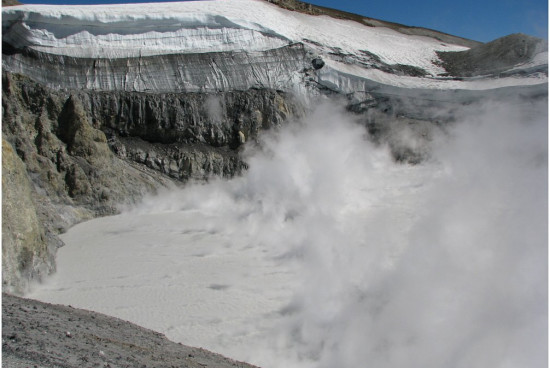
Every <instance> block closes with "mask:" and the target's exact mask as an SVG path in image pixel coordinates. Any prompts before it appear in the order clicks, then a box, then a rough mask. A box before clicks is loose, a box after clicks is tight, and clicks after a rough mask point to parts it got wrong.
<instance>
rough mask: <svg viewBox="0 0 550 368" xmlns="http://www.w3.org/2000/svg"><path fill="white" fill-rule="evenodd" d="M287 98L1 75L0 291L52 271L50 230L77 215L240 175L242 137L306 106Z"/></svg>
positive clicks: (276, 94) (54, 233)
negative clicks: (56, 85) (64, 87)
mask: <svg viewBox="0 0 550 368" xmlns="http://www.w3.org/2000/svg"><path fill="white" fill-rule="evenodd" d="M291 101H292V98H291V96H290V95H288V94H285V93H282V92H277V91H274V90H248V91H234V92H227V93H215V94H203V93H180V94H177V93H172V94H146V93H129V92H120V91H119V92H94V91H72V92H68V91H59V90H52V89H49V88H47V87H44V86H42V85H41V84H39V83H36V82H33V81H31V80H30V79H28V78H27V77H23V76H20V75H13V74H11V73H6V72H4V73H3V94H2V106H3V119H2V121H3V124H2V132H3V137H4V139H5V142H4V144H3V147H4V150H7V151H6V152H7V153H6V154H5V155H4V161H3V167H4V172H5V175H4V184H5V186H4V188H5V190H4V193H3V194H4V196H5V198H4V208H3V210H4V211H5V216H4V219H5V220H6V221H7V222H5V223H4V224H3V237H4V238H5V240H4V241H5V244H6V245H5V246H4V248H3V251H4V253H3V259H4V262H5V267H4V274H3V282H4V286H5V289H4V290H6V291H11V292H16V293H22V292H24V291H25V289H26V287H27V286H28V281H29V280H33V279H39V278H40V275H43V274H48V273H50V272H52V270H54V268H55V266H54V254H55V250H56V249H57V247H58V246H60V245H61V242H60V240H59V239H58V237H57V234H59V233H60V232H62V231H64V230H65V229H67V228H68V227H70V226H72V225H74V224H75V223H77V222H80V221H82V220H85V219H89V218H93V217H96V216H102V215H108V214H114V213H116V212H117V211H118V208H119V206H120V205H121V204H131V203H133V202H135V201H137V200H139V199H140V198H141V197H142V196H143V195H144V194H146V193H151V192H155V191H156V190H157V189H158V188H160V187H166V186H175V185H178V184H182V183H184V182H186V181H187V180H204V179H208V178H209V177H211V176H225V177H231V176H234V175H236V174H238V173H239V172H241V171H242V170H243V169H244V168H245V167H246V165H245V163H244V162H243V161H242V159H241V158H240V157H239V155H238V153H239V151H240V149H241V146H242V144H243V143H244V142H246V141H249V140H254V139H256V138H257V136H258V134H259V133H260V131H261V130H265V129H270V128H273V127H277V126H279V125H281V124H282V123H283V121H285V120H286V119H287V118H290V117H292V116H299V115H301V114H303V113H304V108H303V107H301V106H300V105H299V104H298V103H297V102H291ZM19 198H22V200H19ZM18 211H19V212H18ZM22 219H24V221H22ZM10 221H11V222H10Z"/></svg>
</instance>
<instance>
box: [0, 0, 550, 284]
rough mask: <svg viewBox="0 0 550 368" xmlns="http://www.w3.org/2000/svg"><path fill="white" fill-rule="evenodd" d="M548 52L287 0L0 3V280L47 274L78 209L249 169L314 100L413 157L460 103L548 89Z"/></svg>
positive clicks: (81, 215)
mask: <svg viewBox="0 0 550 368" xmlns="http://www.w3.org/2000/svg"><path fill="white" fill-rule="evenodd" d="M547 55H548V53H547V43H546V42H544V41H543V40H539V39H536V38H533V37H529V36H525V35H512V36H509V37H505V38H502V39H499V40H495V41H494V42H491V43H488V44H480V43H478V42H475V41H471V40H465V39H461V38H459V37H455V36H451V35H446V34H443V33H439V32H437V31H432V30H426V29H421V28H413V27H406V26H402V25H396V24H393V23H388V22H382V21H377V20H374V19H370V18H366V17H362V16H357V15H352V14H347V13H343V12H338V11H334V10H330V9H325V8H318V7H314V6H311V5H308V4H305V3H300V2H297V1H294V0H270V1H263V0H232V1H224V0H212V1H188V2H175V3H156V4H131V5H130V4H129V5H100V6H46V5H21V6H13V7H9V8H3V9H2V69H3V75H2V78H3V80H2V81H3V83H2V90H3V94H2V107H3V111H2V118H3V124H2V132H3V150H4V151H5V152H8V153H14V154H13V155H11V154H10V155H5V156H7V157H6V158H7V159H9V160H8V161H5V160H3V168H4V171H5V172H8V173H12V172H13V174H10V175H8V177H7V179H9V180H8V181H6V182H5V183H4V184H5V185H6V186H7V187H6V186H5V187H4V193H5V194H6V195H7V197H6V198H4V206H3V212H4V216H3V217H4V219H5V220H6V221H5V222H3V241H4V244H9V245H10V247H9V248H7V247H4V250H5V251H6V252H8V253H9V254H4V253H3V266H4V267H3V268H4V273H3V278H2V280H3V285H4V287H5V288H6V290H11V291H15V292H24V291H25V290H26V288H27V287H28V281H29V280H30V279H40V278H41V275H43V274H47V273H49V272H53V270H54V269H55V266H54V263H53V261H52V259H53V258H52V255H53V254H54V253H55V248H56V247H57V246H58V245H59V241H58V239H57V237H56V234H58V233H59V232H61V231H64V229H66V228H67V227H69V226H71V225H73V224H74V223H76V222H78V221H82V220H83V219H86V218H91V217H94V216H101V215H106V214H112V213H116V212H117V211H118V208H119V206H120V205H121V204H128V203H132V202H133V201H136V200H139V198H141V196H143V194H145V193H149V192H151V191H154V190H157V189H158V188H160V187H165V186H170V185H178V184H180V183H182V182H185V181H186V180H190V179H199V180H203V179H207V178H209V177H210V176H212V175H219V176H232V175H235V174H238V173H239V172H241V171H242V170H245V169H246V163H245V162H244V161H243V159H242V158H241V155H240V151H241V149H242V145H243V144H245V143H246V142H249V141H255V140H256V139H257V138H258V135H259V134H261V132H262V131H264V130H266V129H271V128H273V127H277V126H279V125H281V124H283V123H284V122H285V121H287V120H289V119H290V118H292V117H296V116H300V115H303V114H304V112H305V111H306V110H307V108H308V106H309V105H310V104H311V103H312V102H315V101H316V99H318V98H322V97H323V96H336V97H338V98H340V99H342V100H343V101H344V104H345V105H346V106H347V108H348V110H349V111H351V112H353V113H356V114H357V116H358V119H359V121H360V122H361V123H362V124H364V125H365V126H366V127H367V129H368V132H369V133H370V136H371V139H372V140H373V141H376V142H380V143H384V144H388V146H389V147H390V149H391V150H392V153H393V154H394V157H395V158H396V159H397V160H400V161H406V162H413V163H415V162H419V161H420V160H422V159H423V158H424V157H425V156H426V154H427V148H426V142H428V141H429V139H430V134H431V132H432V131H433V130H434V129H440V127H441V126H443V125H444V124H445V123H449V122H452V120H453V109H455V108H456V107H457V106H460V105H464V104H471V103H474V102H476V101H478V100H480V99H485V98H507V97H509V96H516V97H517V96H520V97H521V98H522V99H523V101H529V100H531V99H533V98H547V83H548V72H547V68H548V63H547ZM497 61H498V62H497ZM403 129H406V130H407V132H408V133H407V134H408V135H409V136H410V137H412V139H408V140H406V141H404V140H403V139H401V138H399V137H400V136H401V135H400V134H397V133H396V132H399V131H401V130H403ZM411 142H412V143H411ZM21 162H22V164H23V165H22V164H21ZM7 169H10V170H11V169H13V170H11V171H9V170H8V171H6V170H7ZM23 174H24V175H23ZM12 187H13V189H14V190H10V188H12ZM15 189H17V190H15ZM23 189H24V190H23ZM22 196H24V197H25V200H21V197H22ZM28 197H30V199H29V198H28ZM18 204H21V206H18ZM28 212H32V213H35V214H36V217H32V216H31V217H29V216H27V215H25V214H26V213H28ZM21 217H25V218H29V219H31V220H32V221H31V222H32V229H34V230H33V231H31V232H30V233H29V234H26V233H24V231H23V230H24V229H23V230H21V229H20V226H16V225H18V224H15V223H14V222H13V221H12V222H9V221H8V220H9V218H13V219H16V218H21ZM33 219H36V221H34V220H33ZM19 225H20V224H19ZM29 226H30V225H29ZM29 226H27V228H31V227H29ZM25 234H26V235H25ZM25 236H26V237H27V238H29V239H32V242H27V243H28V244H27V246H26V247H24V246H21V244H20V243H21V239H25ZM32 244H35V245H32ZM11 245H13V247H12V246H11Z"/></svg>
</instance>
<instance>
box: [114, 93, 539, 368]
mask: <svg viewBox="0 0 550 368" xmlns="http://www.w3.org/2000/svg"><path fill="white" fill-rule="evenodd" d="M457 120H458V121H457V122H456V123H454V124H453V125H451V126H449V127H448V128H447V132H446V134H441V135H437V136H435V137H434V140H433V141H432V142H431V143H432V144H431V147H430V151H431V158H430V159H428V160H427V161H425V162H423V163H422V164H419V165H415V166H410V165H405V164H396V163H395V162H394V161H393V160H392V159H391V157H390V153H389V149H388V148H387V147H385V146H382V147H380V146H375V145H373V144H372V143H370V142H369V141H368V139H367V138H366V132H365V129H364V127H362V126H361V125H360V124H357V123H356V122H355V121H354V118H353V117H351V116H350V115H348V114H346V113H345V112H343V111H342V110H340V109H338V108H336V107H335V106H334V105H332V104H325V105H323V106H321V107H319V108H318V109H317V110H316V111H314V112H313V113H312V114H311V115H310V116H308V117H307V118H305V119H303V120H302V121H300V122H296V123H294V124H288V125H287V126H284V127H283V128H281V129H280V130H278V131H274V132H270V133H266V134H264V135H263V137H262V142H261V144H260V145H257V146H254V145H249V146H248V147H247V149H246V151H245V153H244V154H245V156H246V158H247V162H248V164H249V170H248V171H246V172H245V173H244V174H243V176H242V177H238V178H234V179H232V180H229V181H224V180H212V181H210V182H209V183H206V184H194V185H189V186H188V187H186V188H185V189H183V190H178V191H172V192H170V193H165V194H163V195H160V196H156V197H152V198H148V199H147V200H145V201H144V203H143V204H141V205H140V206H139V207H138V208H135V209H132V210H131V211H130V215H132V216H139V215H140V214H149V215H150V214H154V213H166V212H169V213H178V212H182V211H190V210H192V211H195V212H196V213H198V214H202V215H203V216H205V219H207V220H206V221H204V223H203V224H202V225H201V226H202V227H203V228H204V230H205V231H208V232H209V233H211V234H217V235H219V236H221V238H223V239H226V241H227V242H228V243H229V245H228V246H239V247H242V248H243V249H246V248H247V247H248V248H251V249H252V248H253V249H261V251H262V252H263V253H262V254H263V257H264V258H265V259H266V260H269V262H274V263H275V264H276V265H278V267H279V268H280V270H281V272H288V273H290V274H292V275H293V279H292V282H290V283H289V284H288V285H287V286H286V287H287V288H288V289H289V290H290V294H291V295H292V297H291V299H290V300H287V302H286V304H285V305H284V306H283V307H282V308H280V310H278V311H277V312H276V313H275V315H269V316H265V318H269V319H270V320H272V321H274V322H273V324H271V325H269V328H265V329H261V328H260V327H258V329H260V330H261V331H259V333H258V334H256V335H254V337H253V338H251V339H250V340H249V341H246V343H243V344H232V343H231V342H229V343H227V344H226V345H224V346H219V347H216V346H209V348H212V349H218V351H220V352H223V353H224V354H228V355H230V356H233V357H236V358H238V359H242V360H247V361H249V362H252V363H255V364H259V365H261V366H264V367H365V366H369V367H377V368H381V367H414V368H416V367H418V368H430V367H434V368H441V367H467V368H475V367H480V368H481V367H483V368H486V367H541V368H542V367H546V366H547V345H548V341H547V290H548V285H547V267H548V264H547V263H548V254H547V235H548V232H547V224H548V218H547V203H548V199H547V151H548V150H547V136H548V135H547V112H546V105H545V104H544V103H541V104H526V103H519V102H518V103H517V104H514V103H507V104H502V103H493V104H488V105H484V106H478V107H470V108H469V109H468V111H467V112H463V113H461V115H459V116H458V117H457ZM125 216H128V217H129V218H131V217H132V216H129V215H128V214H126V215H125ZM155 226H157V227H159V226H160V224H157V225H155ZM185 226H186V225H185V223H183V224H181V227H182V228H184V227H185ZM158 231H159V232H160V231H164V230H158ZM120 241H123V240H120ZM175 244H176V245H175V246H178V247H181V246H183V245H182V244H179V243H177V241H175ZM153 251H154V250H153ZM258 262H261V260H258ZM227 279H228V280H229V281H228V282H229V283H230V282H231V281H230V280H231V275H227ZM188 282H193V280H188ZM250 282H251V283H254V282H255V281H254V280H250ZM224 287H225V286H224ZM269 287H270V286H269V285H266V286H265V288H264V292H265V293H266V294H269V293H270V292H271V291H270V290H269ZM217 289H220V290H221V289H223V288H222V287H221V286H218V287H217ZM220 292H221V291H220ZM243 309H246V306H243ZM180 312H181V311H180ZM219 318H221V319H223V318H224V317H223V316H219ZM250 323H251V325H250V326H247V327H248V329H254V326H255V324H257V326H263V323H262V321H259V320H258V321H250ZM225 333H226V334H227V335H231V334H232V333H233V331H225ZM235 335H238V331H235Z"/></svg>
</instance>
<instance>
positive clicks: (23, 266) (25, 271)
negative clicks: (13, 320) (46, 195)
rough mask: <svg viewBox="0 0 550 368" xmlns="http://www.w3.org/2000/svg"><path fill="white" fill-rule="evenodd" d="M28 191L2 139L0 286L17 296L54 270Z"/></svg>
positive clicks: (12, 152)
mask: <svg viewBox="0 0 550 368" xmlns="http://www.w3.org/2000/svg"><path fill="white" fill-rule="evenodd" d="M32 191H33V189H32V186H31V182H30V180H29V178H28V175H27V170H26V167H25V164H24V163H23V161H22V160H21V159H20V158H19V156H17V154H16V153H15V150H14V149H13V147H12V145H11V144H10V143H9V142H7V141H6V140H4V139H2V287H3V289H4V290H13V291H14V292H18V293H21V292H23V291H25V290H26V289H27V288H28V286H29V283H30V282H32V281H38V280H40V278H41V277H42V276H43V275H48V274H50V273H51V272H53V271H54V270H55V262H54V256H55V244H52V243H51V242H49V241H48V238H47V237H46V229H44V226H43V224H42V222H41V221H40V219H39V218H38V215H37V211H36V206H35V205H34V202H33V200H32ZM52 246H53V248H52Z"/></svg>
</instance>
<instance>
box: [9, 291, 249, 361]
mask: <svg viewBox="0 0 550 368" xmlns="http://www.w3.org/2000/svg"><path fill="white" fill-rule="evenodd" d="M2 367H3V368H4V367H6V368H7V367H9V368H19V367H31V368H33V367H38V368H41V367H43V368H53V367H63V368H86V367H111V368H118V367H121V368H122V367H131V368H142V367H147V368H151V367H163V368H170V367H177V368H182V367H200V368H203V367H220V368H228V367H243V368H244V367H246V368H248V367H253V366H252V365H249V364H246V363H241V362H237V361H234V360H231V359H228V358H225V357H223V356H221V355H218V354H215V353H212V352H209V351H207V350H204V349H199V348H192V347H188V346H185V345H182V344H178V343H175V342H172V341H169V340H168V339H167V338H166V337H165V336H164V335H162V334H160V333H157V332H154V331H151V330H147V329H145V328H142V327H139V326H137V325H134V324H132V323H130V322H126V321H123V320H120V319H117V318H113V317H108V316H105V315H102V314H99V313H95V312H89V311H85V310H81V309H76V308H72V307H70V306H61V305H54V304H47V303H42V302H39V301H36V300H31V299H24V298H19V297H15V296H12V295H9V294H2Z"/></svg>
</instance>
